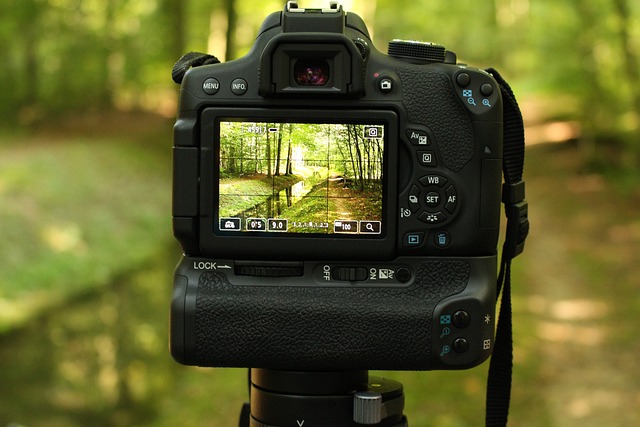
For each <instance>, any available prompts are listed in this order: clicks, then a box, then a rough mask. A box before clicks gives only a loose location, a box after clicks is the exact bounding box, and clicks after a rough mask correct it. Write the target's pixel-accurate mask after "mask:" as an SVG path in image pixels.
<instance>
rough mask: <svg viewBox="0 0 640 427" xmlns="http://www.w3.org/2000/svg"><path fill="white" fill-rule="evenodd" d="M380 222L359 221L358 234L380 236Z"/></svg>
mask: <svg viewBox="0 0 640 427" xmlns="http://www.w3.org/2000/svg"><path fill="white" fill-rule="evenodd" d="M380 226H381V223H380V221H360V233H364V234H380V228H381V227H380Z"/></svg>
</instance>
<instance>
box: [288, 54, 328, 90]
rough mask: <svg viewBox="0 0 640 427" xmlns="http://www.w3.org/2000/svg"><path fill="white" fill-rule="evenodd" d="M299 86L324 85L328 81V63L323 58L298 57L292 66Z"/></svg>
mask: <svg viewBox="0 0 640 427" xmlns="http://www.w3.org/2000/svg"><path fill="white" fill-rule="evenodd" d="M293 76H294V78H295V81H296V83H297V84H299V85H300V86H324V85H326V84H327V83H328V82H329V63H328V62H327V61H326V60H323V59H310V60H309V59H300V60H298V62H296V65H295V66H294V67H293Z"/></svg>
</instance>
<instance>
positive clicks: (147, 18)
mask: <svg viewBox="0 0 640 427" xmlns="http://www.w3.org/2000/svg"><path fill="white" fill-rule="evenodd" d="M283 3H284V2H283V1H282V0H281V1H272V0H263V1H260V2H255V1H244V2H242V1H237V0H209V1H202V0H110V1H104V0H0V52H1V53H2V66H0V88H1V90H0V271H2V273H3V274H2V277H0V378H1V380H0V384H1V385H0V425H12V426H17V425H25V426H44V425H46V426H58V425H60V426H74V425H78V426H80V425H107V426H129V425H161V426H164V425H166V426H170V425H187V424H191V425H196V424H198V425H210V426H229V425H235V423H236V417H237V414H238V413H239V409H240V404H241V402H242V401H243V400H245V399H246V384H245V381H246V377H245V373H244V372H243V371H242V370H225V369H209V370H202V369H195V368H184V367H180V366H178V365H177V364H175V363H174V362H173V361H172V360H171V359H170V357H169V354H168V351H167V346H166V341H167V338H166V337H167V322H168V307H169V306H168V304H169V302H168V301H169V298H170V293H171V271H172V268H173V266H174V265H175V262H176V261H177V259H178V254H179V252H178V250H177V248H176V245H175V243H174V242H173V239H172V237H171V231H170V229H171V228H170V227H171V226H170V220H169V216H170V191H171V190H170V189H171V158H170V155H171V150H170V147H171V141H172V130H171V126H172V117H174V114H175V109H176V103H177V86H176V85H175V84H174V83H173V82H172V81H171V73H170V71H171V68H172V66H173V63H174V62H175V61H176V60H177V59H178V58H179V57H180V56H181V55H182V54H183V53H185V52H187V51H202V52H210V53H213V54H215V55H216V56H218V57H219V58H220V59H223V58H226V60H231V59H234V58H238V57H240V56H242V55H244V54H245V53H246V52H247V51H248V50H249V48H250V47H251V45H252V43H253V40H254V37H255V35H256V32H257V30H258V28H259V26H260V24H261V22H262V20H263V19H264V17H265V16H266V15H267V14H268V13H271V12H273V11H276V10H281V9H282V7H283ZM341 3H342V4H343V5H344V6H345V9H347V10H349V11H353V12H356V13H358V14H359V15H360V16H362V17H363V18H364V20H365V22H367V24H368V26H369V29H370V31H371V33H372V36H373V38H374V43H375V45H376V46H377V47H378V49H379V50H381V51H386V44H387V42H388V41H389V40H391V39H393V38H402V39H418V40H425V41H432V42H437V43H440V44H443V45H445V46H446V47H447V48H448V49H450V50H453V51H454V52H456V53H457V54H458V58H459V60H460V61H462V62H465V63H469V64H471V65H474V66H478V67H489V66H492V67H495V68H497V69H498V70H500V71H501V73H502V74H503V76H505V77H506V78H507V80H508V81H509V82H510V83H511V85H512V87H513V89H514V91H515V93H516V95H517V96H518V99H519V101H520V103H521V106H522V108H523V112H524V116H525V121H526V125H527V142H528V152H527V156H528V159H527V165H526V167H525V179H526V180H527V184H528V199H529V201H530V203H531V220H532V235H531V238H530V240H529V242H528V246H527V248H526V250H525V253H524V255H522V256H521V258H518V259H516V261H515V271H514V279H513V281H514V322H515V335H516V337H515V346H516V348H515V361H516V370H515V374H514V389H513V390H514V391H513V399H512V405H513V406H512V415H511V423H510V425H514V426H542V425H544V426H563V427H565V426H602V425H614V424H616V425H640V414H639V413H638V409H637V408H638V407H640V369H639V368H638V366H637V355H638V354H640V342H639V340H638V328H637V322H636V321H635V320H634V319H636V318H637V317H638V315H640V298H639V297H638V295H639V290H640V278H638V275H637V274H636V273H637V269H638V267H637V266H638V261H640V259H639V258H638V255H637V254H638V253H640V215H639V213H640V209H638V206H640V187H639V186H638V183H639V181H640V180H639V174H640V172H638V167H639V166H640V144H639V137H640V3H638V2H637V1H632V0H590V1H588V2H587V1H575V0H535V1H533V0H491V1H484V2H478V1H471V0H458V1H455V2H451V1H446V2H445V1H435V0H428V1H427V0H411V1H409V0H393V1H391V0H352V1H347V0H345V1H342V2H341ZM326 4H328V2H327V1H324V0H323V1H320V2H319V3H318V1H316V0H313V1H311V0H309V1H301V6H303V7H305V6H306V7H311V6H318V5H323V6H324V5H326ZM387 376H389V377H391V378H394V379H398V380H400V381H402V382H403V383H404V384H405V390H406V393H407V399H408V401H407V408H406V411H405V413H406V414H407V415H408V417H409V421H410V425H412V426H416V427H420V426H445V427H447V426H479V425H482V424H483V422H482V421H481V420H482V417H483V405H484V387H485V378H486V366H481V367H479V368H476V369H473V370H471V371H463V372H433V373H410V372H409V373H388V374H387Z"/></svg>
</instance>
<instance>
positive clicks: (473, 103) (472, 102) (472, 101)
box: [467, 98, 476, 107]
mask: <svg viewBox="0 0 640 427" xmlns="http://www.w3.org/2000/svg"><path fill="white" fill-rule="evenodd" d="M467 102H468V103H469V104H471V105H473V106H474V107H475V106H476V100H475V99H473V98H467Z"/></svg>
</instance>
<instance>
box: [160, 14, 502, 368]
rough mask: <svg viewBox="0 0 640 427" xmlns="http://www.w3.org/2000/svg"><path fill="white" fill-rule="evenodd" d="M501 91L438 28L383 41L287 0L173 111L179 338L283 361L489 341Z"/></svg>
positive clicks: (369, 356)
mask: <svg viewBox="0 0 640 427" xmlns="http://www.w3.org/2000/svg"><path fill="white" fill-rule="evenodd" d="M502 141H503V118H502V100H501V95H500V90H499V87H498V84H497V83H496V81H495V80H494V79H493V77H492V76H491V75H489V74H488V73H486V72H484V71H482V70H479V69H475V68H472V67H468V66H465V65H461V64H457V62H456V57H455V54H453V53H452V52H449V51H447V50H445V49H444V48H443V47H441V46H438V45H433V44H429V43H420V42H413V41H400V40H394V41H393V42H391V44H390V46H389V54H388V55H385V54H383V53H381V52H379V51H377V50H376V49H375V47H374V46H373V44H372V42H371V39H370V36H369V33H368V30H367V28H366V25H365V24H364V22H363V21H362V19H361V18H360V17H358V16H357V15H355V14H353V13H345V12H344V11H343V10H342V8H341V6H339V5H337V4H335V3H332V5H331V7H330V8H328V9H306V10H305V9H300V8H298V7H297V4H296V3H294V2H289V3H288V4H287V6H286V8H285V10H284V11H282V12H276V13H274V14H272V15H270V16H269V17H267V18H266V20H265V21H264V23H263V25H262V28H261V29H260V32H259V35H258V37H257V39H256V41H255V44H254V46H253V48H252V49H251V51H250V52H249V53H248V54H247V55H246V56H245V57H243V58H240V59H237V60H234V61H230V62H227V63H224V64H213V65H204V66H200V67H195V68H192V69H191V70H189V71H188V72H187V73H186V75H185V77H184V80H183V82H182V86H181V90H180V105H179V111H178V118H177V121H176V124H175V127H174V148H173V152H174V181H173V228H174V235H175V236H176V238H177V239H178V241H179V242H180V244H181V246H182V248H183V250H184V253H185V255H184V256H183V258H182V260H181V261H180V263H179V264H178V267H177V269H176V272H175V275H174V292H173V300H172V306H171V337H170V340H171V343H170V344H171V352H172V355H173V357H174V358H175V359H176V360H177V361H179V362H180V363H183V364H187V365H198V366H235V367H253V368H270V369H286V370H300V371H305V370H306V371H309V370H313V371H316V370H347V369H393V370H430V369H464V368H469V367H472V366H475V365H477V364H479V363H481V362H482V361H484V360H485V359H486V358H487V357H489V355H490V354H491V350H492V347H493V331H494V314H495V300H496V269H497V255H496V254H497V249H496V247H497V240H498V234H499V228H500V202H501V200H500V199H501V196H500V190H501V183H502V154H503V153H502V151H503V148H502Z"/></svg>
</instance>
